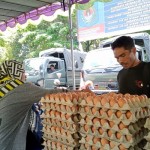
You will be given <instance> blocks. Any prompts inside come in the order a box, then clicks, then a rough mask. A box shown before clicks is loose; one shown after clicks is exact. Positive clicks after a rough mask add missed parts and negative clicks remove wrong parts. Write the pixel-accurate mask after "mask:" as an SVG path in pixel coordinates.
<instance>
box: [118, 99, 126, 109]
mask: <svg viewBox="0 0 150 150" xmlns="http://www.w3.org/2000/svg"><path fill="white" fill-rule="evenodd" d="M117 102H118V105H119V107H120V108H122V107H123V106H124V105H125V103H126V102H125V100H124V99H123V98H119V100H118V101H117Z"/></svg>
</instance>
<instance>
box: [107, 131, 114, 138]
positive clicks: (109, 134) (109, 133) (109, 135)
mask: <svg viewBox="0 0 150 150" xmlns="http://www.w3.org/2000/svg"><path fill="white" fill-rule="evenodd" d="M107 134H108V137H111V136H112V134H113V133H112V130H110V129H109V130H108V131H107Z"/></svg>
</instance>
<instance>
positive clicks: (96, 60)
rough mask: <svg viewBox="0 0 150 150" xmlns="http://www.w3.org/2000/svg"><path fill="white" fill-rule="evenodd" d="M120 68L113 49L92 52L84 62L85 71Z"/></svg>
mask: <svg viewBox="0 0 150 150" xmlns="http://www.w3.org/2000/svg"><path fill="white" fill-rule="evenodd" d="M117 66H120V65H119V63H118V62H117V60H116V59H115V58H114V54H113V51H112V50H111V49H105V50H98V51H93V52H92V51H91V52H90V53H88V54H87V56H86V59H85V61H84V66H83V69H84V70H91V69H96V68H108V67H117Z"/></svg>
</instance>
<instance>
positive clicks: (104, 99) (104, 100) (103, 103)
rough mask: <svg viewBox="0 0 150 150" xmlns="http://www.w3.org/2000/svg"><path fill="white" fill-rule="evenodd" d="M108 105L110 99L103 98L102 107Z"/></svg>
mask: <svg viewBox="0 0 150 150" xmlns="http://www.w3.org/2000/svg"><path fill="white" fill-rule="evenodd" d="M106 103H108V99H106V98H102V99H101V105H102V106H104V105H105V104H106Z"/></svg>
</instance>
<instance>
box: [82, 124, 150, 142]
mask: <svg viewBox="0 0 150 150" xmlns="http://www.w3.org/2000/svg"><path fill="white" fill-rule="evenodd" d="M147 131H148V130H147V129H142V130H140V131H138V132H137V133H135V134H130V133H128V134H127V133H126V134H125V133H124V134H123V133H121V132H120V131H118V132H116V131H113V130H111V129H110V130H107V131H105V130H103V129H102V128H101V129H100V128H99V129H98V130H95V131H94V132H92V131H91V130H88V131H85V130H84V128H83V127H81V131H80V134H81V135H82V137H85V136H86V135H91V136H93V137H98V138H106V139H108V140H110V141H116V142H119V143H122V142H124V143H131V144H133V143H138V142H139V141H140V140H141V139H143V138H144V136H145V135H146V134H147Z"/></svg>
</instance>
